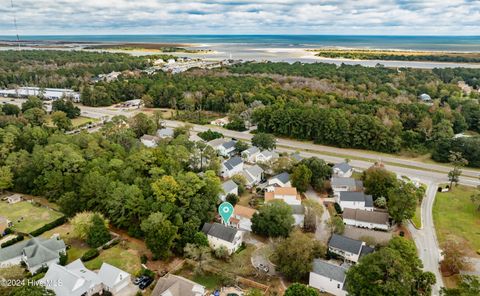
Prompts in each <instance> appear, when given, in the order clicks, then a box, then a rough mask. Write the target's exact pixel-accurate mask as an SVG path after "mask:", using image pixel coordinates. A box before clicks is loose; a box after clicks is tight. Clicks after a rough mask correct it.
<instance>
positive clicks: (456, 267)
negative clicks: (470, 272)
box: [441, 239, 470, 275]
mask: <svg viewBox="0 0 480 296" xmlns="http://www.w3.org/2000/svg"><path fill="white" fill-rule="evenodd" d="M442 255H443V260H442V262H441V265H442V267H443V269H444V270H446V271H448V272H449V273H450V274H451V275H454V274H458V273H460V271H461V270H464V269H466V268H467V267H469V266H470V263H469V261H468V258H467V254H466V253H465V251H464V249H463V246H462V245H460V243H458V242H456V241H454V240H453V239H448V240H447V241H445V242H444V243H443V244H442Z"/></svg>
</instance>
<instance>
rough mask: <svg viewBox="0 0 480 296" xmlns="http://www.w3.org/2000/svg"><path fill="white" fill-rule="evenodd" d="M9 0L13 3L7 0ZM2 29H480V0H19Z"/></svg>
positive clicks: (4, 9)
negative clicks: (15, 22) (16, 24)
mask: <svg viewBox="0 0 480 296" xmlns="http://www.w3.org/2000/svg"><path fill="white" fill-rule="evenodd" d="M9 1H10V0H3V1H2V2H3V3H4V4H7V2H9ZM8 4H10V3H8ZM13 4H14V9H12V8H11V7H10V5H2V6H0V35H10V34H15V29H14V25H13V16H14V13H15V15H16V18H17V23H18V30H19V33H20V34H21V35H31V34H33V35H48V34H92V35H94V34H346V35H348V34H375V35H402V34H405V35H410V34H413V35H479V34H480V33H479V32H480V0H427V1H417V0H413V1H407V0H395V1H394V0H345V1H335V0H326V1H324V0H317V1H303V0H262V1H260V0H258V1H255V0H245V1H241V0H231V1H230V0H217V1H214V0H203V1H190V0H187V1H182V0H178V1H171V0H130V1H127V0H13Z"/></svg>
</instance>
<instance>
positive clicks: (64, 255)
mask: <svg viewBox="0 0 480 296" xmlns="http://www.w3.org/2000/svg"><path fill="white" fill-rule="evenodd" d="M59 261H60V262H59V263H60V265H61V266H65V265H66V264H67V261H68V254H67V253H66V252H65V253H64V252H62V253H60V259H59Z"/></svg>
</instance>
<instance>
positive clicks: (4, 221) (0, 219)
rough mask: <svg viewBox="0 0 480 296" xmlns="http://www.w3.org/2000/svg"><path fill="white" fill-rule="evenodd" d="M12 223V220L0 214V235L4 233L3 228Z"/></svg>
mask: <svg viewBox="0 0 480 296" xmlns="http://www.w3.org/2000/svg"><path fill="white" fill-rule="evenodd" d="M12 225H13V224H12V221H10V220H8V219H7V218H5V217H3V216H0V237H1V236H2V235H3V234H4V233H5V230H6V229H7V228H9V227H12Z"/></svg>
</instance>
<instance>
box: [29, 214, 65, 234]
mask: <svg viewBox="0 0 480 296" xmlns="http://www.w3.org/2000/svg"><path fill="white" fill-rule="evenodd" d="M65 222H67V217H66V216H62V217H60V218H58V219H57V220H54V221H52V222H50V223H47V224H45V225H43V226H42V227H40V228H38V229H36V230H34V231H32V232H30V235H32V236H39V235H40V234H42V233H44V232H46V231H49V230H50V229H53V228H55V227H57V226H60V225H62V224H64V223H65Z"/></svg>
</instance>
